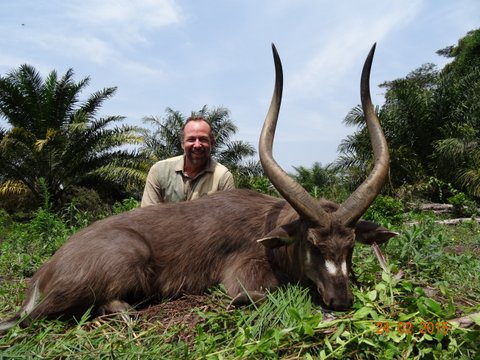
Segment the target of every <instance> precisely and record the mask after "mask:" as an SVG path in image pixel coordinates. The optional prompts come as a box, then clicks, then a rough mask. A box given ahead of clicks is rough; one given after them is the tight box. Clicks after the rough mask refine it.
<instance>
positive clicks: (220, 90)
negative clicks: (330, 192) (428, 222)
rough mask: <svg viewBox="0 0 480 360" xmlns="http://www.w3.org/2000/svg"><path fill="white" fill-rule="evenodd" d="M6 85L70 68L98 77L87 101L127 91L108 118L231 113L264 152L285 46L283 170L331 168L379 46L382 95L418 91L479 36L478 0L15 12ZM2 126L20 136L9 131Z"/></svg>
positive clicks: (376, 74) (6, 6)
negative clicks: (431, 66)
mask: <svg viewBox="0 0 480 360" xmlns="http://www.w3.org/2000/svg"><path fill="white" fill-rule="evenodd" d="M0 14H2V15H1V21H0V33H1V34H2V36H1V37H0V49H1V51H0V74H2V76H3V75H5V74H6V73H7V72H9V71H11V70H13V69H15V68H17V67H18V66H20V65H21V64H24V63H26V64H30V65H33V66H34V67H35V68H36V69H37V70H38V71H40V73H41V74H42V75H43V76H46V75H47V74H48V73H49V72H50V71H52V70H54V69H55V70H56V71H57V72H58V73H59V74H63V73H65V72H66V71H67V69H69V68H73V70H74V72H75V80H76V81H80V80H81V79H83V78H84V77H87V76H90V78H91V81H90V86H89V87H88V88H87V90H86V91H85V93H84V96H85V97H86V96H87V95H89V94H91V93H93V92H94V91H97V90H99V89H102V88H104V87H110V86H117V87H118V90H117V93H116V95H115V96H114V97H113V98H112V99H110V100H107V101H106V102H105V104H104V106H103V107H102V111H101V113H100V114H99V115H100V116H102V115H122V116H125V117H126V120H125V123H128V124H132V125H143V123H142V118H143V117H145V116H152V115H155V116H164V115H165V109H166V108H167V107H170V108H172V109H174V110H179V111H181V112H182V113H183V114H185V115H188V114H190V112H191V111H193V110H199V109H200V108H202V106H203V105H208V106H209V107H217V106H225V107H227V108H228V109H229V110H230V111H231V118H232V120H233V121H234V122H235V123H236V125H237V126H238V127H239V131H238V133H237V136H236V138H237V139H241V140H244V141H247V142H249V143H251V144H253V145H254V146H255V147H256V146H257V142H258V135H259V133H260V129H261V125H262V123H263V120H264V118H265V115H266V112H267V109H268V105H269V102H270V98H271V94H272V90H273V83H274V69H273V61H272V55H271V47H270V44H271V43H272V42H273V43H275V45H276V46H277V49H278V51H279V53H280V56H281V58H282V62H283V67H284V77H285V80H284V95H283V104H282V110H281V113H280V119H279V124H278V127H277V135H276V138H275V143H274V156H275V158H276V159H277V161H278V162H279V164H280V165H281V166H282V167H284V168H285V169H286V170H287V171H291V170H292V166H300V165H303V166H307V167H310V166H311V165H312V164H313V163H314V162H315V161H318V162H320V163H322V164H323V165H326V164H327V163H329V162H332V161H333V160H335V159H336V157H337V156H338V153H337V147H338V145H339V144H340V142H341V140H342V139H344V138H345V137H346V136H347V135H348V134H351V133H352V132H353V131H354V129H353V128H349V127H346V126H345V125H343V123H342V120H343V119H344V117H345V116H346V115H347V113H348V111H349V110H350V109H351V108H353V107H355V106H356V105H357V104H359V102H360V100H359V77H360V71H361V67H362V65H363V61H364V58H365V57H366V55H367V53H368V51H369V49H370V47H371V46H372V44H373V43H375V42H376V43H377V51H376V56H375V60H374V63H373V69H372V78H371V84H372V95H373V99H374V102H375V104H377V105H381V104H382V102H383V94H382V89H379V88H378V87H377V85H378V84H380V83H382V82H384V81H386V80H393V79H396V78H399V77H404V76H405V75H407V74H408V73H409V72H410V71H412V70H414V69H416V68H418V67H419V66H421V65H422V64H424V63H427V62H432V63H435V64H437V65H438V66H439V67H440V68H441V67H443V65H444V64H445V63H446V62H447V61H448V59H445V58H442V57H440V56H438V55H436V54H435V52H436V51H437V50H439V49H442V48H444V47H446V46H449V45H455V44H456V43H457V41H458V39H460V38H461V37H463V36H465V35H466V33H467V32H468V31H470V30H473V29H475V28H478V27H479V20H480V1H478V0H456V1H451V0H409V1H405V0H391V1H389V0H365V1H361V0H344V1H340V0H337V1H325V0H296V1H293V0H265V1H262V0H243V1H241V0H223V1H221V0H217V1H213V0H204V1H199V0H189V1H187V0H135V1H132V0H49V1H47V0H44V1H42V0H2V1H1V2H0ZM0 126H6V122H5V120H4V119H1V120H0Z"/></svg>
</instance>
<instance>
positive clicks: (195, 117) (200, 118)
mask: <svg viewBox="0 0 480 360" xmlns="http://www.w3.org/2000/svg"><path fill="white" fill-rule="evenodd" d="M191 121H204V122H205V123H207V125H208V126H209V127H210V134H209V135H210V141H211V142H212V145H213V144H215V136H214V135H213V128H212V124H211V123H210V121H208V120H207V119H206V118H205V117H203V116H202V115H196V114H193V115H192V116H190V117H189V118H187V120H185V124H183V128H182V142H183V139H184V137H185V127H186V126H187V124H188V123H189V122H191Z"/></svg>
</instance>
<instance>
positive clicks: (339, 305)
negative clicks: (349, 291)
mask: <svg viewBox="0 0 480 360" xmlns="http://www.w3.org/2000/svg"><path fill="white" fill-rule="evenodd" d="M325 305H326V306H327V307H328V308H329V309H331V310H335V311H346V310H349V309H350V308H351V307H352V305H353V298H352V297H348V298H345V299H338V298H332V299H330V301H329V302H326V304H325Z"/></svg>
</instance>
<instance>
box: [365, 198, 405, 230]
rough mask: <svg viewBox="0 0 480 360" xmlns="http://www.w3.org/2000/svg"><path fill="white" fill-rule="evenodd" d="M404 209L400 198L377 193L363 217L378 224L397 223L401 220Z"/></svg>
mask: <svg viewBox="0 0 480 360" xmlns="http://www.w3.org/2000/svg"><path fill="white" fill-rule="evenodd" d="M404 211H405V209H404V206H403V204H402V202H401V201H400V200H397V199H394V198H392V197H391V196H384V195H378V196H377V198H376V199H375V201H374V202H373V204H372V205H371V206H370V207H369V208H368V210H367V212H366V213H365V214H364V215H363V218H364V219H365V220H371V221H374V222H377V223H380V224H392V225H399V224H400V223H401V222H402V221H403V215H404Z"/></svg>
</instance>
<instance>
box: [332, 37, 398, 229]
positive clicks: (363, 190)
mask: <svg viewBox="0 0 480 360" xmlns="http://www.w3.org/2000/svg"><path fill="white" fill-rule="evenodd" d="M375 47H376V44H374V45H373V46H372V49H371V50H370V53H369V54H368V56H367V59H366V60H365V64H364V66H363V70H362V77H361V82H360V96H361V100H362V108H363V114H364V116H365V121H366V123H367V128H368V134H369V135H370V141H371V143H372V148H373V155H374V159H375V165H374V167H373V169H372V172H371V173H370V175H369V176H368V177H367V178H366V179H365V181H364V182H363V183H362V184H361V185H360V186H359V187H358V188H357V189H356V190H355V191H354V192H353V193H352V194H351V195H350V196H349V197H348V199H347V200H345V201H344V202H343V203H342V204H341V205H340V207H339V209H338V210H337V211H336V213H335V214H336V215H338V217H339V218H340V220H341V221H342V222H343V223H344V224H346V225H350V226H353V225H354V224H355V223H356V222H357V221H358V219H360V217H361V216H362V215H363V214H364V213H365V211H367V209H368V207H369V206H370V205H371V204H372V202H373V201H374V200H375V197H376V196H377V195H378V194H379V193H380V191H381V190H382V187H383V184H384V183H385V180H386V179H387V176H388V168H389V162H390V157H389V153H388V145H387V141H386V140H385V136H384V134H383V131H382V128H381V126H380V123H379V121H378V118H377V115H376V114H375V109H374V107H373V104H372V99H371V97H370V69H371V67H372V61H373V55H374V53H375Z"/></svg>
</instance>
